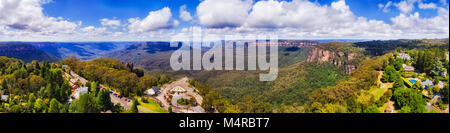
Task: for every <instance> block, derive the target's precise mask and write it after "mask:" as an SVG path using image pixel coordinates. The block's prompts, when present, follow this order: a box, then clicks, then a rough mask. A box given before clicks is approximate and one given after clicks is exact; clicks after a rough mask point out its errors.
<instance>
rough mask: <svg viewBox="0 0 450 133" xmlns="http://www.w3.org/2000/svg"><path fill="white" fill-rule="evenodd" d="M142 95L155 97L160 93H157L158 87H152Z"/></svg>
mask: <svg viewBox="0 0 450 133" xmlns="http://www.w3.org/2000/svg"><path fill="white" fill-rule="evenodd" d="M144 93H145V94H146V95H150V96H155V95H158V94H159V93H161V92H160V91H159V88H158V87H153V88H151V89H148V90H146V91H145V92H144Z"/></svg>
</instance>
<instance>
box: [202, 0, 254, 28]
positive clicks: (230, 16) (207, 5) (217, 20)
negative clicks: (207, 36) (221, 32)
mask: <svg viewBox="0 0 450 133" xmlns="http://www.w3.org/2000/svg"><path fill="white" fill-rule="evenodd" d="M252 3H253V1H252V0H204V1H202V2H201V3H200V4H199V5H198V7H197V16H198V19H199V21H200V24H202V25H204V26H206V27H209V28H224V27H239V26H241V25H242V24H243V23H244V22H245V20H246V18H247V16H248V12H249V11H250V8H251V6H252Z"/></svg>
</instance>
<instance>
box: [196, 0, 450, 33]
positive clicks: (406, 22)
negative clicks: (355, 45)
mask: <svg viewBox="0 0 450 133" xmlns="http://www.w3.org/2000/svg"><path fill="white" fill-rule="evenodd" d="M416 2H421V1H416V0H407V1H401V2H400V3H395V4H394V3H393V2H388V3H386V5H383V4H381V5H379V7H380V8H382V9H383V10H384V9H388V7H390V6H393V5H396V6H403V5H406V6H409V5H408V4H412V7H410V8H411V9H406V8H405V9H404V10H403V11H402V13H401V14H400V15H398V16H396V17H393V18H391V21H392V23H393V24H387V23H386V22H384V21H381V20H371V19H367V18H365V17H358V16H355V15H354V14H353V13H352V12H351V10H350V8H349V6H348V5H347V4H346V2H345V0H337V1H335V2H332V3H331V5H320V4H319V3H316V2H311V1H308V0H292V1H277V0H266V1H258V2H256V3H254V4H252V6H251V7H250V9H249V11H250V12H249V15H248V16H247V18H245V19H242V20H241V21H236V22H242V21H244V22H242V23H241V24H238V25H240V26H236V27H223V28H212V29H211V28H210V29H205V33H210V34H244V35H248V34H258V33H275V34H278V35H280V37H283V38H299V37H300V38H371V39H374V38H376V39H393V38H423V37H430V38H436V37H447V36H448V34H449V33H448V21H449V20H448V9H447V8H439V14H438V16H436V17H431V18H423V17H420V15H419V13H414V14H412V15H407V12H412V10H413V8H414V3H416ZM402 3H403V4H402ZM241 4H242V3H241ZM214 9H215V8H211V11H210V12H216V11H214ZM218 10H220V9H218ZM242 16H246V15H245V14H244V15H242ZM223 17H226V16H223ZM208 24H209V23H208ZM203 25H204V26H207V27H212V26H211V25H205V24H204V23H203Z"/></svg>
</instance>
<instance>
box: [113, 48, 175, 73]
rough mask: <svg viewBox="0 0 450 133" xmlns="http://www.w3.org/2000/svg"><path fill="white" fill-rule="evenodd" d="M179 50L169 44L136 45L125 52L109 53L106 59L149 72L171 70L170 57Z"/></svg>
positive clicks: (124, 50)
mask: <svg viewBox="0 0 450 133" xmlns="http://www.w3.org/2000/svg"><path fill="white" fill-rule="evenodd" d="M178 48H179V47H170V43H168V42H147V43H135V44H132V45H130V46H128V47H126V48H125V49H123V50H119V51H115V52H111V53H108V54H106V55H105V57H109V58H114V59H117V60H119V61H122V62H132V63H134V64H135V65H136V66H138V67H143V68H145V69H147V70H152V69H162V70H170V56H171V54H172V52H174V51H175V50H177V49H178Z"/></svg>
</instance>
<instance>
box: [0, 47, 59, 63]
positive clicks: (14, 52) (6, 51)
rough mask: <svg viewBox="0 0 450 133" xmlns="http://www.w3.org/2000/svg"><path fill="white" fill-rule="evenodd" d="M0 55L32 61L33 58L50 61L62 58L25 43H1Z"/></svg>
mask: <svg viewBox="0 0 450 133" xmlns="http://www.w3.org/2000/svg"><path fill="white" fill-rule="evenodd" d="M0 56H6V57H9V58H17V59H20V60H23V61H24V62H31V61H33V60H38V61H43V60H47V61H50V62H56V61H59V60H60V58H58V57H55V56H53V55H51V54H48V53H46V52H44V51H42V50H39V49H36V48H35V47H34V46H32V45H28V44H25V43H9V42H4V43H0Z"/></svg>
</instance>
